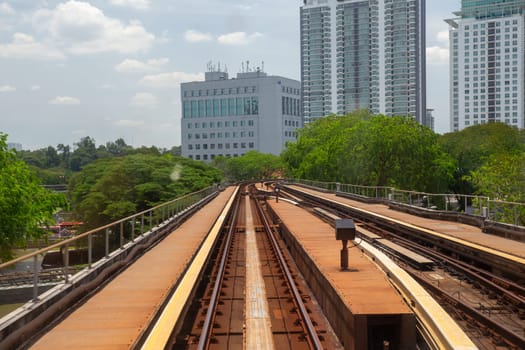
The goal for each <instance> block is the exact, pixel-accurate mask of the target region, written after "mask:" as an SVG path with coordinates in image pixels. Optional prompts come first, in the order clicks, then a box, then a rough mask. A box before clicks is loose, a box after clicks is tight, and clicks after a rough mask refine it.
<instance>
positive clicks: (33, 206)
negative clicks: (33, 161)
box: [0, 133, 65, 261]
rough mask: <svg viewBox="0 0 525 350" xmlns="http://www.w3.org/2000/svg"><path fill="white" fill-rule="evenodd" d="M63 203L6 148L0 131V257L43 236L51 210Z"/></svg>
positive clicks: (4, 137) (10, 253) (7, 255)
mask: <svg viewBox="0 0 525 350" xmlns="http://www.w3.org/2000/svg"><path fill="white" fill-rule="evenodd" d="M63 205H65V198H64V197H63V196H62V195H58V194H53V193H51V192H49V191H47V190H45V189H44V188H43V187H42V186H40V182H39V180H38V178H37V177H36V176H35V174H34V173H33V172H32V171H31V170H30V169H29V167H28V166H27V165H26V164H25V163H24V162H23V161H21V160H19V159H18V158H17V157H16V155H15V153H14V152H13V151H10V150H8V149H7V136H6V135H5V134H2V133H0V259H1V260H2V261H6V260H8V259H9V258H12V256H13V247H15V246H22V245H24V244H25V242H26V241H27V240H29V239H33V238H39V237H42V236H43V235H44V231H43V230H42V229H41V227H42V226H45V225H46V224H53V221H52V219H53V213H54V212H55V211H56V210H57V209H58V207H60V206H63Z"/></svg>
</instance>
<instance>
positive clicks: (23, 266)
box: [0, 187, 217, 302]
mask: <svg viewBox="0 0 525 350" xmlns="http://www.w3.org/2000/svg"><path fill="white" fill-rule="evenodd" d="M216 191H217V188H216V187H209V188H206V189H204V190H201V191H199V192H195V193H191V194H188V195H185V196H183V197H180V198H177V199H175V200H172V201H169V202H167V203H163V204H161V205H158V206H156V207H154V208H151V209H148V210H145V211H143V212H140V213H137V214H134V215H131V216H128V217H126V218H124V219H121V220H118V221H115V222H112V223H110V224H107V225H105V226H102V227H99V228H96V229H93V230H90V231H88V232H85V233H82V234H79V235H78V236H75V237H72V238H69V239H66V240H63V241H61V242H58V243H55V244H52V245H50V246H48V247H46V248H43V249H40V250H37V251H34V252H32V253H30V254H27V255H24V256H22V257H19V258H17V259H14V260H11V261H8V262H5V263H3V264H0V281H2V280H4V281H9V280H11V281H12V280H13V279H14V278H13V276H16V280H17V281H18V283H17V284H18V287H20V286H28V288H29V289H31V288H32V293H31V291H30V293H29V294H32V298H31V296H29V297H28V298H27V300H25V301H30V300H33V301H34V302H36V301H38V296H39V291H42V290H43V289H45V288H43V287H45V286H46V285H47V286H49V284H53V285H56V284H58V283H68V282H69V281H70V280H71V278H72V275H73V274H74V273H77V272H79V271H84V272H88V271H89V270H91V269H93V268H95V267H96V266H97V264H98V263H102V262H103V261H107V260H108V259H109V258H110V257H112V256H113V255H115V254H117V253H118V251H121V250H124V249H125V248H127V247H130V246H132V245H133V243H135V242H136V241H139V240H141V239H142V238H144V236H146V235H150V234H156V232H157V231H158V229H159V228H161V227H163V226H164V224H166V223H168V222H170V221H171V220H172V219H174V218H176V217H177V216H178V215H179V214H181V213H182V212H185V211H186V210H188V209H189V208H190V207H192V206H193V205H195V204H196V203H198V202H199V201H201V200H202V199H204V198H205V197H207V196H209V195H211V194H212V193H214V192H216ZM72 253H75V254H72ZM46 254H50V255H55V256H56V257H58V259H59V261H58V263H59V264H60V265H61V266H60V268H58V271H60V272H59V273H58V274H57V273H56V271H57V269H56V268H55V269H51V270H53V271H54V272H55V274H54V278H55V280H54V281H50V277H49V270H47V269H43V268H42V266H41V265H42V260H43V257H44V256H45V255H46ZM70 257H72V259H71V260H75V261H70ZM86 270H87V271H86ZM31 286H32V287H31ZM26 289H27V288H26Z"/></svg>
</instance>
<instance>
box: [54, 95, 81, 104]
mask: <svg viewBox="0 0 525 350" xmlns="http://www.w3.org/2000/svg"><path fill="white" fill-rule="evenodd" d="M49 104H50V105H70V106H71V105H79V104H80V100H79V99H78V98H76V97H70V96H57V97H55V98H54V99H52V100H50V101H49Z"/></svg>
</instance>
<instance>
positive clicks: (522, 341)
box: [407, 271, 525, 349]
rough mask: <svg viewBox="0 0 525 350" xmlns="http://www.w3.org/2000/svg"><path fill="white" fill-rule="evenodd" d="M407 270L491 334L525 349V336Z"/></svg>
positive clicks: (427, 287)
mask: <svg viewBox="0 0 525 350" xmlns="http://www.w3.org/2000/svg"><path fill="white" fill-rule="evenodd" d="M407 272H408V273H409V274H410V275H411V276H412V278H414V279H415V280H416V281H418V282H419V283H420V284H422V285H424V286H425V288H426V289H428V290H430V291H432V293H434V294H436V295H438V296H439V297H441V299H442V300H445V301H446V302H447V303H448V304H449V305H451V306H453V307H454V308H455V309H459V310H461V312H463V313H464V314H467V315H469V316H470V317H472V318H473V319H474V320H475V321H476V322H477V323H478V324H479V325H481V326H485V327H486V329H487V330H488V331H489V332H490V334H492V336H493V337H494V336H501V337H502V339H501V340H503V341H504V342H506V343H507V344H508V345H513V346H517V347H518V348H519V349H525V338H524V337H522V336H520V335H519V334H516V333H515V332H513V331H512V330H510V329H508V328H506V327H504V326H502V325H501V324H499V323H498V322H495V321H493V320H491V319H490V318H488V317H486V316H485V315H484V314H482V313H481V312H479V311H477V310H476V309H474V308H472V307H471V306H469V305H467V304H466V303H464V302H463V301H461V300H460V299H458V298H456V297H454V296H453V295H451V294H450V293H447V292H445V291H444V290H442V289H441V288H439V287H436V286H434V285H433V284H432V283H430V282H429V281H427V280H425V279H424V278H422V277H421V276H419V275H418V274H416V273H413V272H410V271H407Z"/></svg>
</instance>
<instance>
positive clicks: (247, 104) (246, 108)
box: [244, 97, 252, 115]
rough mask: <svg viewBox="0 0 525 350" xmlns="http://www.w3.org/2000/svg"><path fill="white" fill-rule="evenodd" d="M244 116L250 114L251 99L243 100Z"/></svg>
mask: <svg viewBox="0 0 525 350" xmlns="http://www.w3.org/2000/svg"><path fill="white" fill-rule="evenodd" d="M244 114H245V115H250V114H252V113H251V98H250V97H245V98H244Z"/></svg>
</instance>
